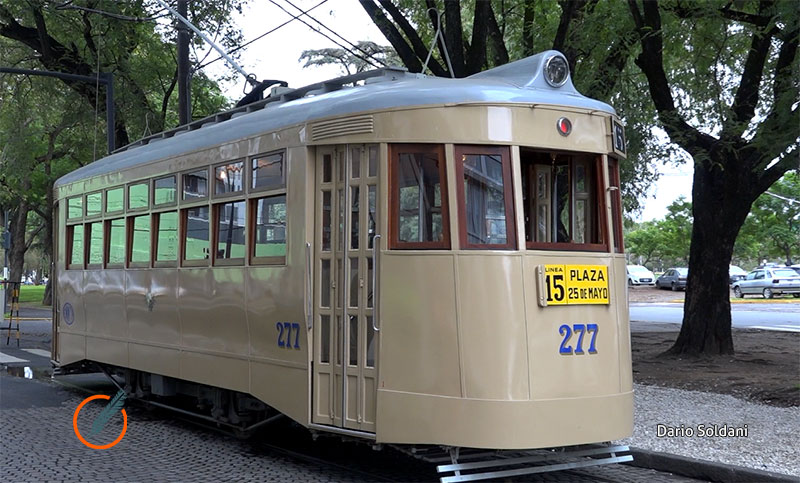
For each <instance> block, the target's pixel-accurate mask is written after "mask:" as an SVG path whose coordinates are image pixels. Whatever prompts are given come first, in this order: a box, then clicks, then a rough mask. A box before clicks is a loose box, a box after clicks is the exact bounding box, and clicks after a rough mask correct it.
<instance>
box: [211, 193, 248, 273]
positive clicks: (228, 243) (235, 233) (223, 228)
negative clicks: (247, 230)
mask: <svg viewBox="0 0 800 483" xmlns="http://www.w3.org/2000/svg"><path fill="white" fill-rule="evenodd" d="M215 208H216V220H217V222H216V232H215V233H214V235H215V240H216V242H215V243H216V253H215V257H214V258H215V259H217V260H231V259H241V260H244V255H245V252H244V221H245V202H244V201H234V202H232V203H222V204H219V205H216V207H215Z"/></svg>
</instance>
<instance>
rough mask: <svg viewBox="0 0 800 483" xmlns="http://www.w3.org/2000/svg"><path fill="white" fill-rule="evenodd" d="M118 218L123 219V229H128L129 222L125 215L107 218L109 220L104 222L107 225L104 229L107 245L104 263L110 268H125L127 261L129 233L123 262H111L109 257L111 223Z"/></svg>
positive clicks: (105, 244) (105, 245) (105, 243)
mask: <svg viewBox="0 0 800 483" xmlns="http://www.w3.org/2000/svg"><path fill="white" fill-rule="evenodd" d="M117 220H122V221H123V223H122V229H123V231H127V223H126V222H125V217H119V218H111V219H107V220H105V221H104V222H103V223H104V225H105V229H104V236H105V239H104V243H103V245H104V247H105V253H104V254H103V264H104V266H105V268H108V269H118V268H125V262H126V260H125V258H126V255H127V249H128V245H127V241H128V240H127V235H126V236H125V237H124V239H125V243H126V244H125V250H123V251H124V252H125V253H124V254H123V257H122V258H123V261H122V263H111V262H110V261H109V258H110V257H111V223H112V222H115V221H117Z"/></svg>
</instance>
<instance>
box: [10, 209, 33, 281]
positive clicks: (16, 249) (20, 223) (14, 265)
mask: <svg viewBox="0 0 800 483" xmlns="http://www.w3.org/2000/svg"><path fill="white" fill-rule="evenodd" d="M29 211H30V208H29V207H28V203H27V202H26V201H24V200H21V201H20V203H19V205H18V206H17V209H16V212H15V213H14V214H13V215H12V216H11V228H10V231H11V250H9V252H8V263H9V265H10V274H9V281H11V282H20V281H22V271H23V269H24V266H25V252H26V251H27V248H28V247H27V245H26V243H25V231H26V230H27V228H28V212H29Z"/></svg>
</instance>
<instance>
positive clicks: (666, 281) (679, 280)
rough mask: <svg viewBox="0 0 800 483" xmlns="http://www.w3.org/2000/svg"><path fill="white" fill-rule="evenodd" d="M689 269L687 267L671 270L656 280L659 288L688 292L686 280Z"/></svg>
mask: <svg viewBox="0 0 800 483" xmlns="http://www.w3.org/2000/svg"><path fill="white" fill-rule="evenodd" d="M688 277H689V269H688V268H685V267H677V268H670V269H669V270H667V271H666V272H664V273H663V274H662V275H661V276H660V277H658V278H657V279H656V287H657V288H670V289H672V290H673V291H678V290H686V279H687V278H688Z"/></svg>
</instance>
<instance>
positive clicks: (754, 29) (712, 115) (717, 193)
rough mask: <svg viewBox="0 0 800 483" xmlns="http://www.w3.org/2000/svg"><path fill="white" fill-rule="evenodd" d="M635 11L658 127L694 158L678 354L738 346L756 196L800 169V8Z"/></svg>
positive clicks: (766, 4) (710, 6)
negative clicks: (740, 272)
mask: <svg viewBox="0 0 800 483" xmlns="http://www.w3.org/2000/svg"><path fill="white" fill-rule="evenodd" d="M734 5H735V6H736V9H734ZM629 8H630V11H631V15H632V17H633V19H634V22H635V25H636V32H637V35H638V38H639V43H640V46H641V53H640V54H639V55H638V56H637V58H636V65H637V66H638V67H639V68H640V69H641V71H642V72H643V73H644V74H645V76H646V78H647V84H648V88H649V92H650V96H651V97H652V99H653V103H654V105H655V108H656V111H657V113H658V120H659V124H660V126H661V127H662V128H663V129H664V130H665V131H666V132H667V134H668V135H669V137H670V140H671V141H672V142H673V143H675V144H677V145H678V146H680V147H681V148H682V149H683V150H684V151H686V152H687V153H689V155H690V156H691V157H692V159H693V161H694V177H693V184H692V214H693V217H694V224H693V227H692V236H691V249H690V253H689V279H688V286H687V292H686V300H685V303H684V318H683V324H682V326H681V332H680V334H679V336H678V340H677V341H676V342H675V344H674V346H673V347H672V348H671V349H670V352H672V353H675V354H730V353H733V350H734V348H733V339H732V335H731V314H730V300H729V297H728V265H729V263H730V261H731V257H732V254H733V247H734V242H735V241H736V237H737V235H738V233H739V229H740V228H741V227H742V225H743V223H744V221H745V219H746V217H747V214H748V213H749V212H750V207H751V205H752V204H753V202H754V201H755V200H756V199H757V198H758V196H759V195H761V193H763V192H764V191H766V190H767V189H768V188H769V187H770V186H771V185H772V184H773V183H774V182H775V181H776V180H778V179H779V178H780V177H781V176H782V175H783V174H784V173H786V172H787V171H788V170H789V169H792V168H797V166H798V164H797V154H798V145H797V138H798V130H797V126H798V125H800V109H798V107H797V106H793V104H794V103H795V102H796V99H797V97H798V85H797V77H796V68H797V64H796V62H795V58H796V53H797V45H798V39H799V38H800V30H799V28H800V25H798V11H797V8H796V4H795V3H794V2H791V1H770V0H761V1H759V2H758V3H757V4H755V3H754V2H737V3H735V4H733V3H731V2H722V1H719V2H703V3H683V2H674V3H668V2H662V3H659V2H658V1H655V0H653V1H644V2H639V1H637V0H629ZM677 92H681V93H682V96H683V97H676V95H675V93H677ZM712 133H715V134H712Z"/></svg>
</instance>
